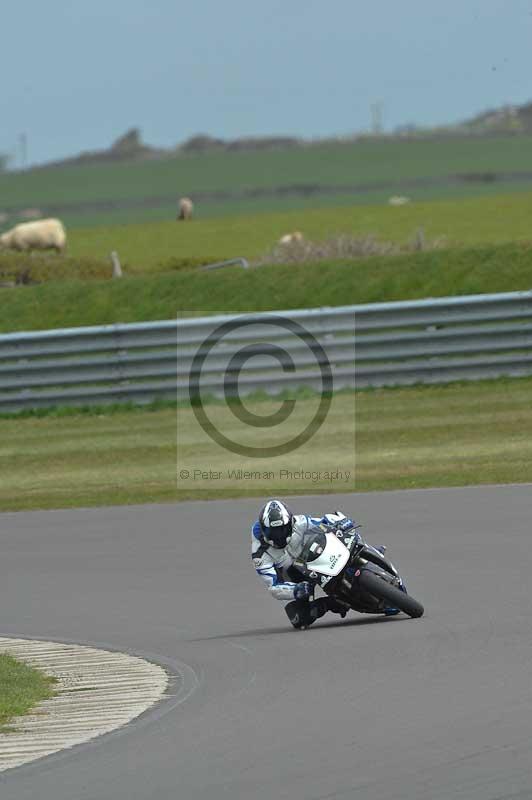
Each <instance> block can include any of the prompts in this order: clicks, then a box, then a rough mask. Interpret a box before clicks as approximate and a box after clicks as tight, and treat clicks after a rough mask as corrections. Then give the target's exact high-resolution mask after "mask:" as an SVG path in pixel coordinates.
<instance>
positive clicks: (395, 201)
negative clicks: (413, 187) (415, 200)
mask: <svg viewBox="0 0 532 800" xmlns="http://www.w3.org/2000/svg"><path fill="white" fill-rule="evenodd" d="M409 202H410V198H409V197H403V195H400V194H394V195H393V196H392V197H389V198H388V205H390V206H405V205H406V204H407V203H409Z"/></svg>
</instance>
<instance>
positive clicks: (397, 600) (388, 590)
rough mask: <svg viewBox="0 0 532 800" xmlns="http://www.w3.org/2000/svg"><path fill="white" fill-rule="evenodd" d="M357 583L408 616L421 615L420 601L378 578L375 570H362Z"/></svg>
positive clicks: (422, 609) (422, 610)
mask: <svg viewBox="0 0 532 800" xmlns="http://www.w3.org/2000/svg"><path fill="white" fill-rule="evenodd" d="M359 584H360V586H361V588H363V589H365V591H366V592H369V594H372V595H373V597H377V598H379V599H380V600H385V601H386V603H387V604H388V605H390V606H393V607H394V608H399V609H401V611H404V612H405V614H408V616H409V617H422V616H423V612H424V611H425V609H424V608H423V606H422V605H421V603H418V601H417V600H414V598H413V597H410V595H409V594H406V592H403V591H401V589H398V588H397V586H392V584H391V583H388V582H387V581H385V580H383V579H382V578H380V577H379V576H378V575H376V574H375V572H370V571H369V570H364V571H363V572H362V573H361V575H360V578H359Z"/></svg>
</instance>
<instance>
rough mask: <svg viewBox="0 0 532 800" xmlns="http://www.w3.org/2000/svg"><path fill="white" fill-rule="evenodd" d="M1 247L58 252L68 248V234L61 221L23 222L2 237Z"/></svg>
mask: <svg viewBox="0 0 532 800" xmlns="http://www.w3.org/2000/svg"><path fill="white" fill-rule="evenodd" d="M0 247H6V248H9V249H11V250H52V249H53V250H57V252H58V253H62V252H63V250H64V249H65V247H66V232H65V229H64V227H63V223H62V222H61V220H59V219H39V220H36V221H35V222H21V223H20V224H19V225H15V227H14V228H11V230H9V231H7V232H6V233H4V234H2V236H0Z"/></svg>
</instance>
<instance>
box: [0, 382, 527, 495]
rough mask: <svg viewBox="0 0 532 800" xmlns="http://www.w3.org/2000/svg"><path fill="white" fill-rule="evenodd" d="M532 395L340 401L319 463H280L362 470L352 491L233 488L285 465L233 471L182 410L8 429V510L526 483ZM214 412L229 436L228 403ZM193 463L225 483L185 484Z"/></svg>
mask: <svg viewBox="0 0 532 800" xmlns="http://www.w3.org/2000/svg"><path fill="white" fill-rule="evenodd" d="M531 392H532V379H530V378H526V379H513V380H497V381H484V382H478V383H471V384H450V385H448V386H433V387H410V388H405V389H392V390H391V389H388V390H374V391H364V392H359V393H357V394H356V395H353V394H342V393H341V394H338V395H337V396H336V397H335V398H334V402H333V407H332V410H331V414H330V418H328V420H327V423H326V425H324V428H323V430H321V431H319V432H318V433H317V434H316V437H315V438H314V439H312V440H311V442H312V444H313V445H316V446H315V447H313V456H312V458H311V459H307V460H305V459H302V457H301V454H300V453H299V454H298V452H295V453H294V454H291V455H289V456H287V458H286V460H285V461H283V464H284V465H285V466H286V467H288V468H290V469H292V468H298V467H300V466H304V467H305V466H307V465H309V467H310V468H311V469H312V470H320V469H321V470H324V469H329V470H331V469H341V470H346V471H347V470H350V469H352V465H353V462H354V464H355V467H356V470H355V480H354V482H353V481H352V479H350V480H351V482H350V483H346V482H345V481H341V480H334V481H332V482H331V481H330V480H328V479H326V478H325V477H323V478H320V479H319V480H313V479H312V478H310V477H309V478H308V479H299V478H297V479H296V478H294V479H293V480H288V479H283V478H281V477H280V476H279V474H278V472H277V473H276V474H275V475H274V476H273V478H269V479H261V478H250V479H249V480H241V481H235V480H234V479H232V478H231V476H229V475H228V473H227V470H228V469H229V468H231V467H235V468H237V467H241V468H244V469H251V470H265V469H269V468H270V467H271V469H275V470H277V468H278V466H279V463H280V462H279V463H277V465H274V464H273V463H272V462H270V461H266V462H264V460H259V461H258V460H257V459H249V460H246V459H244V460H242V459H240V460H238V459H237V460H235V458H236V457H234V456H232V455H231V454H227V452H226V451H221V450H220V449H219V448H218V446H216V445H214V444H212V443H210V440H208V439H206V437H205V435H204V434H203V432H202V431H201V430H199V429H198V427H197V425H195V424H194V419H193V416H192V412H191V410H190V409H189V408H187V407H180V408H179V409H178V411H177V415H179V416H176V410H175V409H162V410H155V411H151V412H146V411H142V410H138V411H118V412H113V413H105V412H101V413H95V414H92V415H88V414H72V415H70V416H57V417H54V416H48V417H43V418H26V419H17V418H13V419H1V420H0V475H1V478H0V509H2V510H19V509H36V508H57V507H71V506H93V505H109V504H116V503H124V504H133V503H147V502H158V501H165V502H170V501H177V500H184V499H194V498H207V497H236V496H245V495H247V496H256V497H263V496H264V495H267V494H272V493H276V492H278V493H282V494H284V495H289V494H305V493H313V494H318V493H334V492H346V491H350V490H353V489H354V490H358V491H363V490H377V489H397V488H416V487H430V486H460V485H467V484H479V483H499V482H500V483H506V482H516V483H519V482H529V481H532V405H531V403H530V397H531ZM313 403H315V400H314V399H312V398H309V399H307V400H300V401H298V405H297V407H296V412H295V413H294V414H292V416H291V417H290V418H289V421H288V423H287V424H289V425H290V426H293V430H294V431H295V430H300V427H301V420H302V418H303V417H304V416H305V415H306V414H308V411H309V407H310V406H311V405H312V404H313ZM250 408H251V409H252V410H254V411H255V412H256V413H261V414H268V413H272V410H274V409H276V408H278V401H275V400H265V401H254V402H253V403H251V404H250ZM209 413H212V415H213V419H214V420H215V421H216V422H217V423H218V424H222V423H223V424H224V425H225V426H228V427H226V428H224V430H225V431H226V432H227V434H228V435H229V434H232V432H233V429H232V428H231V427H230V426H231V425H232V424H234V423H231V421H230V418H229V417H228V415H227V410H226V409H225V406H224V405H223V404H214V405H213V406H212V407H210V408H209ZM233 419H234V418H233ZM178 426H179V428H178ZM290 430H291V428H289V431H290ZM353 436H354V440H355V445H356V446H355V449H354V450H353V446H352V442H353ZM194 460H195V461H196V463H198V464H201V465H203V466H204V467H205V468H211V469H213V470H219V471H220V472H221V473H222V475H221V476H220V478H217V479H216V480H211V481H205V480H198V481H195V482H194V481H192V482H191V481H183V480H181V479H178V469H180V468H181V467H183V466H185V467H187V468H188V466H189V465H190V463H191V461H194ZM302 460H303V463H302Z"/></svg>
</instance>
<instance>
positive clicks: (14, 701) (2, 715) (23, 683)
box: [0, 654, 55, 732]
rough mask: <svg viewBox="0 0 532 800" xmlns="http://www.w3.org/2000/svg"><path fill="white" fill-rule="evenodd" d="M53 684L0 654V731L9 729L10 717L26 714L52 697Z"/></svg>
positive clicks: (20, 663) (45, 677) (39, 673)
mask: <svg viewBox="0 0 532 800" xmlns="http://www.w3.org/2000/svg"><path fill="white" fill-rule="evenodd" d="M54 683H55V681H54V679H53V678H50V677H48V676H46V675H44V674H43V673H42V672H39V671H38V670H36V669H32V668H31V667H29V666H28V665H27V664H24V663H23V662H21V661H18V660H17V659H15V658H13V657H12V656H10V655H4V654H2V655H0V732H6V730H9V722H10V721H11V720H12V719H13V717H18V716H21V715H22V714H27V713H28V711H30V709H32V708H33V707H34V706H35V705H37V703H40V702H41V700H46V699H47V698H48V697H51V696H52V695H53V693H54V692H53V685H54Z"/></svg>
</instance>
